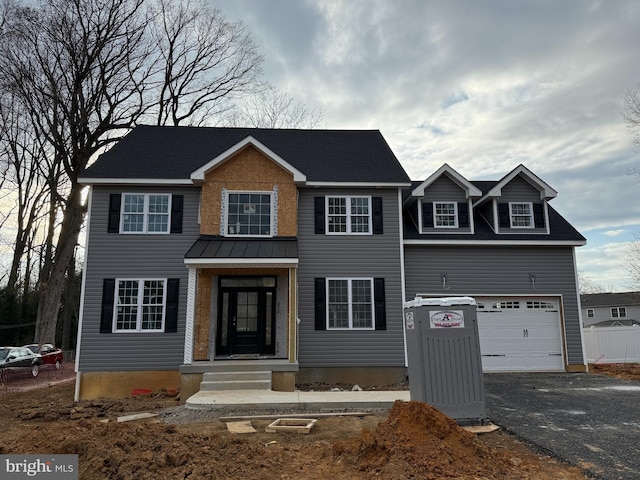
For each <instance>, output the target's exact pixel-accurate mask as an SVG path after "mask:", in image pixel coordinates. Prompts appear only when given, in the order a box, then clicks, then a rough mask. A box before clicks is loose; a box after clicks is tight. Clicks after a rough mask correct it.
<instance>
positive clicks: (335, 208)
mask: <svg viewBox="0 0 640 480" xmlns="http://www.w3.org/2000/svg"><path fill="white" fill-rule="evenodd" d="M326 202H327V205H326V211H327V233H330V234H344V235H367V234H371V197H360V196H357V197H356V196H345V197H330V196H328V197H326Z"/></svg>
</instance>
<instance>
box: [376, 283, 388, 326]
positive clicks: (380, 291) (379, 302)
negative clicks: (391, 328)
mask: <svg viewBox="0 0 640 480" xmlns="http://www.w3.org/2000/svg"><path fill="white" fill-rule="evenodd" d="M373 299H374V308H375V312H376V330H386V329H387V309H386V308H385V301H384V278H374V279H373Z"/></svg>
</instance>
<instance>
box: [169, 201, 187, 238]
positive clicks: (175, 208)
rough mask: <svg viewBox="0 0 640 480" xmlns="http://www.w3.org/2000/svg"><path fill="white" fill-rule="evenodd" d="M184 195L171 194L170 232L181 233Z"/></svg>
mask: <svg viewBox="0 0 640 480" xmlns="http://www.w3.org/2000/svg"><path fill="white" fill-rule="evenodd" d="M183 204H184V195H172V196H171V233H182V208H183Z"/></svg>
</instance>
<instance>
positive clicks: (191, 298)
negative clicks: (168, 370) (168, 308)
mask: <svg viewBox="0 0 640 480" xmlns="http://www.w3.org/2000/svg"><path fill="white" fill-rule="evenodd" d="M197 283H198V269H197V268H196V267H195V266H194V267H192V266H190V267H189V279H188V282H187V319H186V323H185V327H184V364H185V365H191V363H192V361H193V327H194V325H195V317H196V315H195V312H196V287H197V286H198V285H197Z"/></svg>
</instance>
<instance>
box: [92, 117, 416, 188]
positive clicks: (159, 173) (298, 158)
mask: <svg viewBox="0 0 640 480" xmlns="http://www.w3.org/2000/svg"><path fill="white" fill-rule="evenodd" d="M249 135H250V136H252V137H253V138H255V139H256V140H258V141H259V142H261V143H262V144H263V145H265V146H266V147H268V148H269V149H271V150H272V151H273V152H274V153H275V154H277V155H278V156H280V157H281V158H282V159H283V160H285V161H286V162H287V163H289V164H291V165H292V166H293V167H295V168H296V169H298V170H299V171H300V172H302V173H303V174H304V175H306V177H307V180H308V181H312V182H366V183H394V184H397V183H409V177H408V176H407V174H406V172H405V171H404V169H403V168H402V165H400V162H399V161H398V159H397V158H396V156H395V155H394V153H393V152H392V151H391V149H390V148H389V145H388V144H387V142H386V141H385V139H384V137H383V136H382V134H381V133H380V131H378V130H287V129H260V128H215V127H161V126H145V125H142V126H138V127H136V128H134V129H133V130H132V131H131V132H129V133H128V134H127V135H126V136H125V137H124V138H122V139H121V140H120V141H119V142H118V143H117V144H115V145H114V146H113V147H112V148H111V149H110V150H109V151H107V152H106V153H104V154H102V155H101V156H100V158H98V160H97V161H96V162H95V163H94V164H92V165H91V166H90V167H88V168H87V169H86V170H85V171H84V172H83V173H82V174H81V175H80V177H81V178H85V179H111V178H113V179H177V180H183V179H189V176H190V174H191V173H192V172H193V171H194V170H197V169H198V168H200V167H201V166H203V165H204V164H206V163H207V162H209V161H210V160H212V159H214V158H215V157H216V156H218V155H219V154H221V153H223V152H224V151H226V150H227V149H229V148H231V147H233V146H234V145H236V144H238V143H239V142H241V141H242V140H244V139H245V138H246V137H248V136H249Z"/></svg>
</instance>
